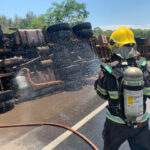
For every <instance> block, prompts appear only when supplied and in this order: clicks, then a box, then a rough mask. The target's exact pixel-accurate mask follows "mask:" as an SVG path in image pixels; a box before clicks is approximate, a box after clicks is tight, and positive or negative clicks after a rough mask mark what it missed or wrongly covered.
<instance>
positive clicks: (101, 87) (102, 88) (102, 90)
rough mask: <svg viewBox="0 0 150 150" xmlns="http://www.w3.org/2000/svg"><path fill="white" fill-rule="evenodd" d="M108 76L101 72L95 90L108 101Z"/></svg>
mask: <svg viewBox="0 0 150 150" xmlns="http://www.w3.org/2000/svg"><path fill="white" fill-rule="evenodd" d="M106 78H107V77H106V76H105V75H104V73H103V71H102V70H100V71H99V77H98V79H97V80H96V81H95V83H94V88H95V90H96V92H97V94H98V95H99V96H100V97H101V98H103V99H108V92H107V90H106Z"/></svg>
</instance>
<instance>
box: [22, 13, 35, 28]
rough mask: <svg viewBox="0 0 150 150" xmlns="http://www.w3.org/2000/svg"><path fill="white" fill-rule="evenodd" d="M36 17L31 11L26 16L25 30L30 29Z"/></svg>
mask: <svg viewBox="0 0 150 150" xmlns="http://www.w3.org/2000/svg"><path fill="white" fill-rule="evenodd" d="M35 17H36V16H35V15H34V13H33V12H32V11H31V12H28V13H27V14H26V17H25V19H24V21H25V28H30V26H31V23H32V20H33V19H34V18H35Z"/></svg>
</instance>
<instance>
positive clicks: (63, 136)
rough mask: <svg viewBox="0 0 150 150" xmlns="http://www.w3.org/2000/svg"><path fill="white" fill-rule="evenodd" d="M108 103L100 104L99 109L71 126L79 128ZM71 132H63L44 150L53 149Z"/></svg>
mask: <svg viewBox="0 0 150 150" xmlns="http://www.w3.org/2000/svg"><path fill="white" fill-rule="evenodd" d="M107 105H108V102H105V103H103V104H102V105H101V106H99V107H98V108H97V109H95V110H94V111H92V112H91V113H90V114H89V115H87V116H86V117H84V118H83V119H82V120H80V121H79V122H78V123H76V124H75V125H74V126H72V127H71V128H72V129H74V130H78V129H79V128H80V127H82V126H83V125H84V124H86V123H87V122H88V121H89V120H90V119H92V118H93V117H94V116H95V115H97V114H98V113H99V112H100V111H102V110H103V109H104V108H105V107H106V106H107ZM71 134H73V133H72V132H71V131H65V132H64V133H63V134H61V135H60V136H58V137H57V138H56V139H55V140H53V141H52V142H51V143H50V144H48V145H47V146H45V147H44V148H43V149H42V150H53V149H54V148H55V147H56V146H57V145H59V144H60V143H61V142H63V141H64V140H65V139H67V138H68V137H69V136H70V135H71Z"/></svg>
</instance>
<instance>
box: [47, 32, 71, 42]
mask: <svg viewBox="0 0 150 150" xmlns="http://www.w3.org/2000/svg"><path fill="white" fill-rule="evenodd" d="M72 36H73V35H72V32H71V31H69V30H68V31H67V30H62V31H57V32H51V33H48V37H49V40H50V41H53V42H56V41H58V40H68V39H70V38H72Z"/></svg>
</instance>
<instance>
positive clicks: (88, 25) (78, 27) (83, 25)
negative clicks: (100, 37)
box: [72, 22, 92, 33]
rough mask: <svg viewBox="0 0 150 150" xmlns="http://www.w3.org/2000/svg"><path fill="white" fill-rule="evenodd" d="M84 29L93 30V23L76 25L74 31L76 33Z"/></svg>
mask: <svg viewBox="0 0 150 150" xmlns="http://www.w3.org/2000/svg"><path fill="white" fill-rule="evenodd" d="M83 29H92V26H91V23H90V22H84V23H80V24H77V25H75V26H74V27H73V28H72V30H73V31H74V32H75V33H76V32H77V31H80V30H83Z"/></svg>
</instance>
